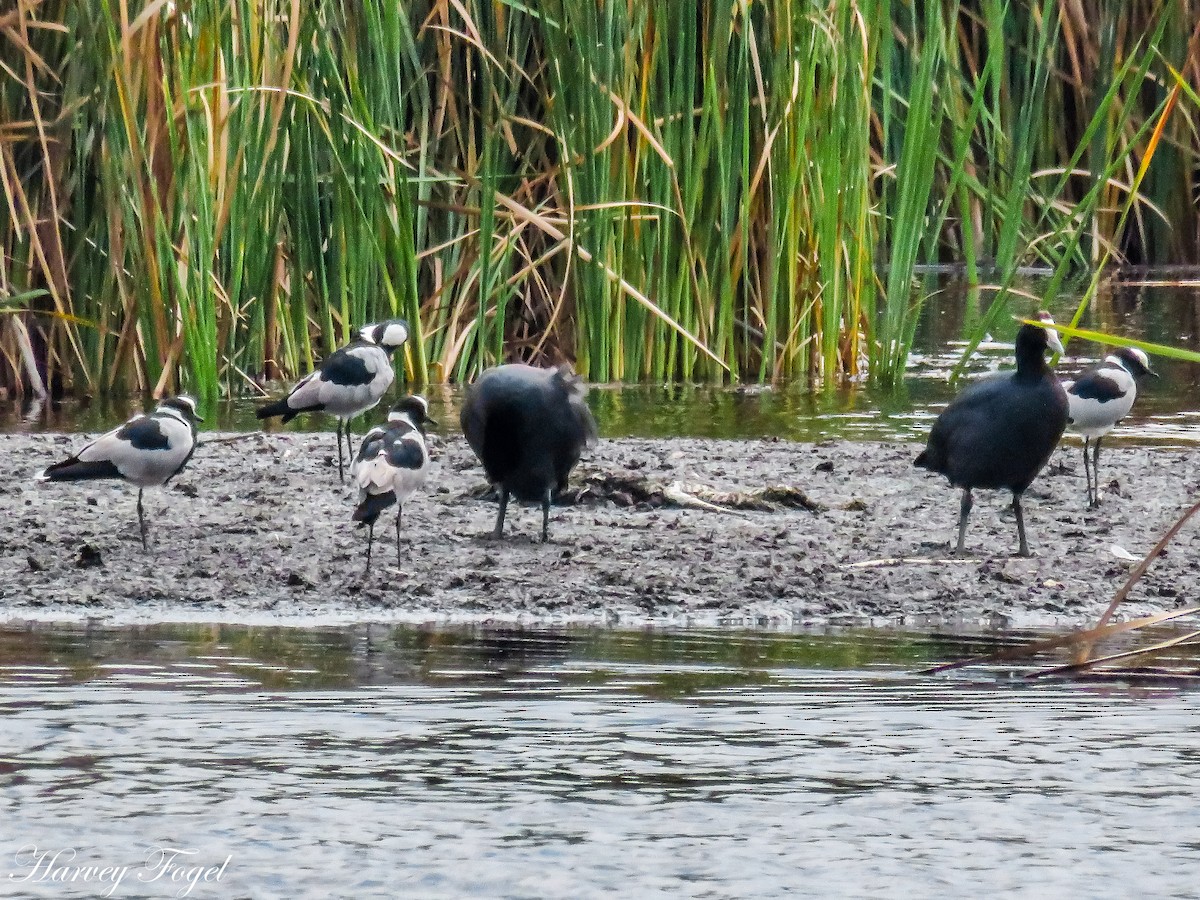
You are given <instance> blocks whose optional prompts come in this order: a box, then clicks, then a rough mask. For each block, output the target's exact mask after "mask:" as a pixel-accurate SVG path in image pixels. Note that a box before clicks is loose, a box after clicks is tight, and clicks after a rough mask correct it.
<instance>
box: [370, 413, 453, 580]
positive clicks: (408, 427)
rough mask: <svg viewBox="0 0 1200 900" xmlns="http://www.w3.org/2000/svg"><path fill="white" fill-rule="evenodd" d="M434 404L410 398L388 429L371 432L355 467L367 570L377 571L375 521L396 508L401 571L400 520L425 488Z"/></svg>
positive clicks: (386, 427) (397, 561) (393, 414)
mask: <svg viewBox="0 0 1200 900" xmlns="http://www.w3.org/2000/svg"><path fill="white" fill-rule="evenodd" d="M426 423H429V424H434V422H433V420H432V419H430V418H429V404H428V403H426V402H425V398H424V397H420V396H416V395H413V396H411V397H405V398H403V399H402V400H400V402H398V403H397V404H396V405H395V406H393V407H392V411H391V412H390V413H389V414H388V421H387V424H386V425H380V426H377V427H375V428H372V429H371V430H370V431H368V432H367V434H366V436H365V437H364V438H363V440H362V444H361V445H360V446H359V448H358V457H357V458H356V459H355V460H354V465H353V466H351V467H350V480H351V482H352V483H354V484H356V485H357V486H358V505H357V506H355V508H354V515H353V516H352V517H351V518H352V519H353V520H354V521H355V522H357V523H358V524H359V527H360V528H361V527H362V526H363V525H366V526H367V529H368V530H367V569H368V570H369V569H370V568H371V545H372V544H373V543H374V541H375V521H376V520H377V519H378V518H379V514H380V513H382V512H383V511H384V510H385V509H387V508H388V507H389V506H391V505H392V504H395V506H396V565H400V516H401V514H402V513H403V512H404V503H405V501H406V500H408V498H409V497H411V496H412V495H413V494H414V493H415V492H416V491H418V490H420V489H421V488H422V487H424V485H425V478H426V476H427V474H428V471H429V450H428V448H427V447H426V446H425V425H426Z"/></svg>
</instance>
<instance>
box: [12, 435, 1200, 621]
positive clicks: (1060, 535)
mask: <svg viewBox="0 0 1200 900" xmlns="http://www.w3.org/2000/svg"><path fill="white" fill-rule="evenodd" d="M327 444H328V435H327V434H323V433H311V434H310V433H283V434H270V435H260V436H256V437H255V438H254V439H253V440H250V439H245V440H243V439H240V438H239V436H237V435H214V434H203V435H202V436H201V443H200V446H199V447H198V448H197V450H196V454H195V456H194V458H193V459H192V462H191V464H190V465H189V466H188V468H187V469H186V470H185V471H184V472H183V473H181V474H180V475H179V476H178V477H177V478H176V479H175V480H174V481H172V482H171V483H170V484H169V485H168V486H167V487H166V488H165V489H164V490H163V491H154V490H151V491H147V492H146V498H145V502H146V507H147V514H148V515H151V516H153V518H154V521H155V529H154V534H153V540H152V543H151V546H150V550H149V552H144V551H143V550H142V548H141V543H140V538H139V535H138V530H137V526H136V517H135V516H133V515H132V512H133V509H134V504H135V503H136V491H135V490H130V488H129V487H128V486H127V485H124V484H121V483H117V482H113V483H108V482H96V483H92V484H88V485H69V486H62V485H42V486H38V485H35V484H34V483H33V474H34V473H35V472H36V471H38V470H39V469H40V468H42V467H44V466H45V465H46V464H47V461H52V460H53V459H54V458H55V456H56V454H57V453H59V452H60V451H61V437H60V436H55V435H42V434H7V435H0V446H2V447H3V452H4V456H5V459H6V461H7V463H8V464H7V465H6V466H5V473H4V474H3V476H0V516H3V519H4V521H5V523H6V525H5V530H4V534H3V539H2V541H0V585H2V586H3V587H2V588H0V617H3V618H6V619H20V618H39V619H64V620H70V619H85V618H87V619H94V618H97V617H99V618H102V619H105V620H112V621H173V620H198V619H199V620H210V621H223V622H239V621H245V622H260V621H262V622H278V623H280V624H283V623H289V622H296V623H304V622H307V623H311V622H314V621H337V622H348V621H418V622H420V621H430V622H450V621H489V620H492V621H514V622H522V623H527V624H530V625H532V624H539V625H547V624H565V623H594V624H604V625H614V624H617V625H621V624H624V625H630V626H634V625H643V624H659V625H698V626H713V627H721V626H746V625H753V626H756V627H761V626H764V625H765V626H768V627H788V626H794V625H801V624H807V625H814V624H815V625H822V624H873V625H896V626H911V627H919V628H922V629H928V628H930V627H953V626H955V625H960V624H961V625H963V626H967V625H970V626H972V627H977V626H978V625H979V624H981V623H982V624H992V623H994V624H1002V625H1009V626H1037V625H1047V626H1049V625H1079V624H1086V623H1088V622H1090V621H1091V620H1093V619H1094V618H1095V617H1096V616H1097V615H1098V614H1099V612H1100V611H1102V610H1103V609H1104V607H1105V606H1106V605H1107V603H1108V602H1109V600H1110V599H1111V598H1112V596H1113V594H1114V592H1115V591H1116V590H1117V588H1118V587H1120V585H1121V584H1122V583H1123V582H1124V580H1125V578H1126V577H1127V574H1128V572H1129V570H1130V567H1132V566H1133V565H1134V564H1135V561H1136V560H1138V559H1140V558H1141V557H1142V555H1144V554H1145V553H1146V552H1147V551H1148V550H1149V549H1150V548H1151V547H1152V546H1154V544H1155V542H1156V541H1157V540H1158V538H1159V537H1160V536H1161V535H1162V533H1163V532H1164V531H1165V530H1166V529H1167V528H1168V527H1169V526H1170V524H1171V523H1172V522H1173V521H1174V520H1175V519H1176V518H1177V517H1178V515H1179V514H1180V513H1181V512H1182V510H1183V509H1185V508H1186V507H1187V506H1188V505H1189V504H1190V502H1192V499H1190V498H1194V497H1195V496H1196V495H1197V493H1198V492H1200V470H1198V469H1197V467H1196V466H1195V460H1194V456H1195V454H1194V451H1192V450H1189V449H1179V448H1144V447H1121V446H1116V447H1113V448H1111V449H1109V450H1108V452H1107V453H1106V456H1105V478H1106V483H1105V484H1104V485H1103V488H1104V492H1105V497H1104V502H1103V504H1102V505H1101V506H1100V507H1099V509H1094V510H1091V509H1088V508H1087V506H1086V497H1085V482H1084V473H1083V467H1082V463H1080V461H1079V459H1080V457H1079V449H1078V445H1077V444H1074V443H1066V444H1064V446H1061V447H1059V449H1058V450H1057V451H1056V452H1055V457H1054V460H1053V462H1052V464H1051V465H1050V466H1048V467H1047V468H1046V470H1045V471H1044V472H1043V473H1042V475H1041V476H1040V477H1039V478H1038V479H1037V481H1035V482H1034V485H1033V487H1032V488H1031V489H1030V491H1029V492H1028V493H1027V494H1026V501H1027V502H1026V525H1027V528H1028V530H1029V541H1030V545H1031V547H1032V549H1033V551H1034V553H1035V556H1034V557H1033V558H1032V559H1028V560H1016V559H1014V556H1013V554H1014V553H1015V551H1016V546H1015V543H1016V542H1015V537H1014V534H1015V532H1014V528H1013V523H1012V521H1011V512H1010V511H1009V508H1008V506H1009V501H1010V498H1009V496H1008V495H1007V494H1006V493H1004V492H986V491H981V492H979V494H978V498H977V504H976V509H975V512H974V514H973V515H972V517H971V523H970V529H969V531H968V533H967V542H966V551H967V553H966V555H965V556H962V557H956V556H953V555H951V554H950V552H949V551H950V541H951V540H952V539H953V538H954V536H955V525H956V522H957V514H958V493H957V491H955V490H953V489H952V488H950V486H949V485H948V484H947V483H946V481H945V479H944V478H940V477H936V476H931V475H929V474H928V473H926V472H923V471H921V470H919V469H915V468H913V465H912V461H913V458H914V457H915V456H916V454H917V453H918V452H919V450H920V446H919V445H917V444H908V443H850V442H824V443H821V444H799V443H788V442H785V441H776V440H770V441H731V440H702V439H672V440H641V439H621V440H601V442H600V444H599V446H597V447H596V448H594V449H592V450H590V451H588V452H587V453H586V454H585V456H584V460H583V462H582V463H581V465H580V467H579V469H578V470H577V471H576V473H575V476H574V477H573V479H572V483H571V488H570V489H569V490H568V491H567V492H566V493H565V494H564V495H563V496H561V497H560V498H559V500H558V509H557V510H556V512H555V513H554V528H553V529H552V532H551V540H550V541H549V542H548V543H546V544H542V543H540V541H539V540H538V538H539V532H540V523H541V512H540V510H539V509H536V508H534V507H519V506H515V505H514V506H513V507H512V508H510V512H509V516H510V524H509V526H508V527H507V528H506V532H505V536H504V538H503V539H501V540H493V539H492V538H491V537H490V531H491V528H492V524H493V520H494V517H495V512H496V510H495V506H494V504H493V502H489V500H488V498H487V495H486V490H485V484H484V476H483V471H482V469H481V468H480V467H479V466H478V464H477V463H476V462H475V461H474V458H473V456H472V455H471V452H470V449H469V448H468V447H467V445H466V442H465V441H464V440H463V439H462V437H461V436H460V435H457V434H453V435H446V436H437V435H434V436H432V439H431V444H432V445H433V446H432V454H433V459H434V463H433V468H432V470H431V474H430V481H429V485H428V491H427V493H425V494H422V495H420V496H418V497H416V498H414V499H413V500H412V501H410V502H409V503H407V504H405V507H404V529H403V532H402V534H401V544H402V547H401V565H400V566H397V565H396V564H395V560H396V556H395V553H394V552H392V548H391V547H390V546H389V544H388V542H389V541H391V540H394V539H395V537H394V533H392V532H391V531H390V530H389V529H382V530H380V531H379V532H378V533H377V534H376V544H377V546H376V551H377V553H378V559H377V560H376V562H377V565H376V567H375V568H374V569H373V570H372V571H371V572H370V573H367V574H364V572H363V559H364V556H363V555H364V553H365V551H366V536H365V534H364V533H363V532H362V531H360V530H359V529H356V528H354V527H352V523H351V521H350V514H351V511H352V509H353V497H352V494H353V492H352V490H351V489H350V488H349V487H348V486H343V485H341V484H339V483H338V477H337V466H336V460H333V461H332V466H331V460H330V457H329V453H328V446H327ZM381 541H382V543H380V542H381ZM1114 547H1117V548H1121V551H1122V552H1121V553H1114V552H1113V548H1114ZM1196 602H1200V528H1192V527H1185V528H1184V529H1183V531H1182V532H1181V533H1180V534H1179V536H1178V539H1177V542H1176V543H1173V544H1172V545H1171V546H1170V547H1169V548H1168V550H1167V552H1166V553H1165V554H1164V555H1163V557H1162V558H1160V559H1159V560H1157V561H1156V562H1155V564H1154V566H1153V567H1152V568H1151V570H1150V572H1149V573H1148V574H1147V576H1146V577H1145V578H1144V579H1143V580H1142V582H1141V583H1140V584H1139V585H1138V587H1137V589H1136V590H1135V592H1134V597H1133V599H1132V600H1131V602H1130V603H1129V604H1128V605H1127V606H1125V607H1122V610H1123V613H1124V615H1126V616H1134V615H1140V614H1147V613H1153V612H1157V611H1161V610H1165V609H1171V608H1175V607H1177V606H1181V605H1187V604H1192V603H1196Z"/></svg>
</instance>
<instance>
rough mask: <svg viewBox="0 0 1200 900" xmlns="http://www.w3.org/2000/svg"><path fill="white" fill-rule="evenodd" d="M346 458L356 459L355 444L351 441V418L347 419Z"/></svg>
mask: <svg viewBox="0 0 1200 900" xmlns="http://www.w3.org/2000/svg"><path fill="white" fill-rule="evenodd" d="M346 458H347V459H348V460H349V461H351V462H353V461H354V446H353V445H352V444H351V443H350V420H349V419H347V420H346Z"/></svg>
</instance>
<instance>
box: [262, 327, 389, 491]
mask: <svg viewBox="0 0 1200 900" xmlns="http://www.w3.org/2000/svg"><path fill="white" fill-rule="evenodd" d="M406 340H408V323H407V322H405V321H404V320H403V319H392V320H391V321H388V322H380V323H378V324H375V325H367V326H365V327H363V328H360V329H359V331H358V337H357V338H355V339H354V340H353V341H351V342H350V343H349V344H347V345H346V346H345V347H342V348H341V349H340V350H337V351H336V352H334V353H333V354H332V355H331V356H330V357H329V358H328V359H326V360H325V361H324V362H323V363H321V365H319V366H318V367H317V368H316V369H315V370H314V371H312V372H311V373H309V374H308V375H306V376H305V377H304V378H302V379H301V380H300V381H299V382H297V383H296V386H295V387H293V388H292V389H291V391H290V392H288V395H287V396H286V397H284V398H283V399H281V400H276V401H275V402H274V403H268V404H267V405H265V406H260V407H259V408H258V409H257V410H256V411H255V413H254V414H255V415H256V416H258V418H260V419H269V418H272V417H273V416H282V417H283V421H284V422H290V421H291V420H292V419H294V418H295V417H296V416H297V415H299V414H300V413H303V412H327V413H329V414H330V415H332V416H336V417H337V441H338V478H339V479H340V480H342V481H345V480H346V476H345V471H344V465H343V461H342V460H343V457H342V433H343V431H344V432H345V435H346V456H347V457H353V455H354V448H353V447H351V446H350V419H352V418H353V417H354V416H357V415H358V414H359V413H364V412H366V411H367V410H368V409H371V408H373V407H374V406H375V405H376V404H377V403H378V402H379V401H380V400H381V399H382V398H383V395H384V394H385V393H386V392H387V389H388V388H389V387H391V386H392V382H393V381H395V379H396V373H395V372H394V371H393V370H392V354H393V353H394V352H395V350H396V348H398V347H399V346H401V345H402V344H403V343H404V342H405V341H406Z"/></svg>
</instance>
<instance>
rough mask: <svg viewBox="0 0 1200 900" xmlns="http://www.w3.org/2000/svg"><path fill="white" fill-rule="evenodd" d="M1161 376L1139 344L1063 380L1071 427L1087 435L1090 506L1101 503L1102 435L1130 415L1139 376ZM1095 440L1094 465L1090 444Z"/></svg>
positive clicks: (1085, 465)
mask: <svg viewBox="0 0 1200 900" xmlns="http://www.w3.org/2000/svg"><path fill="white" fill-rule="evenodd" d="M1145 375H1153V376H1155V377H1158V373H1157V372H1155V371H1154V370H1153V369H1151V368H1150V359H1149V357H1147V356H1146V354H1145V353H1144V352H1142V351H1141V350H1139V349H1137V348H1136V347H1121V348H1120V349H1119V350H1114V351H1113V352H1112V353H1111V354H1109V355H1108V356H1106V357H1105V358H1104V362H1102V363H1100V364H1099V365H1098V366H1093V367H1092V368H1090V369H1088V370H1087V371H1086V372H1084V373H1083V374H1082V375H1080V376H1079V377H1078V378H1076V379H1075V380H1074V381H1068V382H1065V383H1064V384H1063V387H1064V388H1066V390H1067V402H1068V403H1069V404H1070V412H1069V414H1068V415H1069V419H1070V423H1071V428H1072V430H1074V431H1077V432H1079V433H1080V434H1081V435H1083V472H1084V475H1085V477H1086V478H1087V495H1088V506H1089V507H1091V508H1093V509H1094V508H1096V507H1097V506H1099V505H1100V439H1101V438H1102V437H1104V435H1106V434H1108V433H1109V432H1110V431H1112V430H1113V428H1115V427H1116V425H1117V423H1118V422H1120V421H1121V420H1122V419H1123V418H1125V417H1126V416H1127V415H1129V410H1131V409H1133V401H1134V400H1136V399H1137V383H1138V379H1139V378H1141V377H1143V376H1145ZM1091 441H1095V448H1094V449H1093V450H1092V460H1091V466H1090V467H1089V465H1088V444H1089V443H1090V442H1091Z"/></svg>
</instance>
